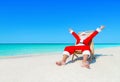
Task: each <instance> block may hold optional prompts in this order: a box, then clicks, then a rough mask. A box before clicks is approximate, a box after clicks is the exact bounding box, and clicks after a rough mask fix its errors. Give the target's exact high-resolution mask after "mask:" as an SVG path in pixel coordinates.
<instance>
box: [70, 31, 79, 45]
mask: <svg viewBox="0 0 120 82" xmlns="http://www.w3.org/2000/svg"><path fill="white" fill-rule="evenodd" d="M69 32H70V33H71V34H72V35H73V36H74V38H75V39H76V44H78V43H79V42H80V37H79V36H78V35H77V34H76V33H75V32H74V31H73V30H72V29H69Z"/></svg>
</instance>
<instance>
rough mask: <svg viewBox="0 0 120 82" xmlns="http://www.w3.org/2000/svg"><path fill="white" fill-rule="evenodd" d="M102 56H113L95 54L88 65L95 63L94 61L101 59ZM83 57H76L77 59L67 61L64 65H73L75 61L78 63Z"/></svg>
mask: <svg viewBox="0 0 120 82" xmlns="http://www.w3.org/2000/svg"><path fill="white" fill-rule="evenodd" d="M103 56H113V55H112V54H95V55H94V57H93V58H92V60H91V61H90V64H93V63H95V62H96V60H97V59H98V58H99V57H103ZM82 59H83V57H78V58H75V59H74V60H72V59H71V60H70V61H68V62H67V63H66V64H70V63H74V62H76V61H79V60H82Z"/></svg>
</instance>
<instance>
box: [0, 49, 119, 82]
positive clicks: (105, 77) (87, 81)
mask: <svg viewBox="0 0 120 82" xmlns="http://www.w3.org/2000/svg"><path fill="white" fill-rule="evenodd" d="M95 56H96V60H94V61H93V62H92V63H91V64H90V67H91V69H86V68H82V67H81V60H78V61H75V62H74V63H71V62H69V63H68V64H67V65H64V66H56V64H55V62H56V61H58V60H59V59H60V58H61V57H62V55H61V53H53V54H52V53H50V54H49V53H48V54H45V55H38V56H29V57H9V58H0V82H119V81H120V47H113V48H103V49H98V50H95ZM70 60H71V58H69V59H68V61H70Z"/></svg>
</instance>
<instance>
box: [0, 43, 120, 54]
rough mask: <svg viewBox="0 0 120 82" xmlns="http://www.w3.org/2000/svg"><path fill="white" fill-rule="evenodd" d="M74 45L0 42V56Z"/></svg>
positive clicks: (112, 44) (97, 47)
mask: <svg viewBox="0 0 120 82" xmlns="http://www.w3.org/2000/svg"><path fill="white" fill-rule="evenodd" d="M70 45H74V44H73V43H39V44H36V43H30V44H29V43H17V44H16V43H8V44H0V56H19V55H30V54H41V53H51V52H62V51H63V50H64V47H65V46H70ZM116 46H120V43H96V44H95V49H99V48H107V47H116Z"/></svg>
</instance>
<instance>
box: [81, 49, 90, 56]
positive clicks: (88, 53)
mask: <svg viewBox="0 0 120 82" xmlns="http://www.w3.org/2000/svg"><path fill="white" fill-rule="evenodd" d="M82 54H83V55H88V56H89V57H90V51H89V50H84V51H83V53H82ZM89 57H88V58H89Z"/></svg>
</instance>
